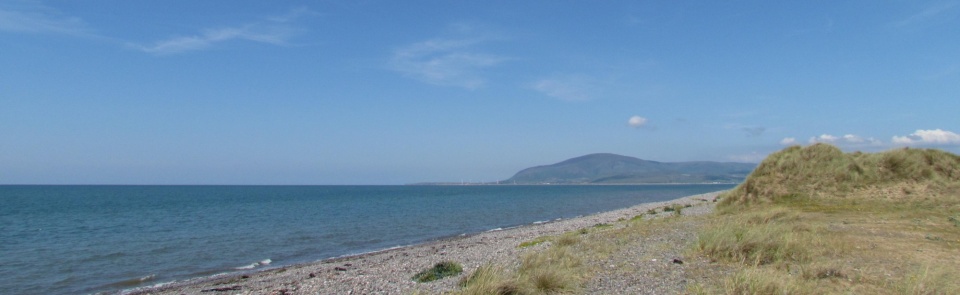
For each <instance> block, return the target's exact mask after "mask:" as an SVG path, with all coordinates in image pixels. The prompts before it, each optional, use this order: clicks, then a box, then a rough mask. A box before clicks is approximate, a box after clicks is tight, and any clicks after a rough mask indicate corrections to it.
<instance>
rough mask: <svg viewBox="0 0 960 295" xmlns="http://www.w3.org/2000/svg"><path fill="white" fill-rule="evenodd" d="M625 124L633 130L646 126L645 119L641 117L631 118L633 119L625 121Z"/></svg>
mask: <svg viewBox="0 0 960 295" xmlns="http://www.w3.org/2000/svg"><path fill="white" fill-rule="evenodd" d="M627 124H629V125H630V127H633V128H640V127H643V126H644V125H647V118H644V117H641V116H633V117H630V119H629V120H627Z"/></svg>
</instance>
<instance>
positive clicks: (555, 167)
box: [503, 154, 757, 184]
mask: <svg viewBox="0 0 960 295" xmlns="http://www.w3.org/2000/svg"><path fill="white" fill-rule="evenodd" d="M756 166H757V165H756V164H748V163H722V162H678V163H667V162H657V161H648V160H641V159H637V158H633V157H627V156H621V155H615V154H590V155H586V156H581V157H576V158H572V159H569V160H566V161H563V162H560V163H556V164H552V165H546V166H537V167H532V168H527V169H523V170H521V171H520V172H517V174H515V175H514V176H513V177H511V178H510V179H507V180H505V181H503V182H505V183H517V184H547V183H550V184H626V183H713V182H721V183H735V182H741V181H743V179H744V178H746V176H747V174H750V172H751V171H753V168H756Z"/></svg>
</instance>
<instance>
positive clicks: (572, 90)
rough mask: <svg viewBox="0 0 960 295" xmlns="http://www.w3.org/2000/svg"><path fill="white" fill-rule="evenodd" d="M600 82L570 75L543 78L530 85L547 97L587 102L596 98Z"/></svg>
mask: <svg viewBox="0 0 960 295" xmlns="http://www.w3.org/2000/svg"><path fill="white" fill-rule="evenodd" d="M597 84H598V82H597V81H596V80H595V79H592V78H590V77H586V76H581V75H570V76H561V77H551V78H543V79H540V80H537V81H535V82H533V83H531V84H530V88H531V89H533V90H536V91H539V92H540V93H543V94H545V95H547V96H550V97H554V98H559V99H561V100H566V101H585V100H591V99H593V98H594V97H595V95H596V92H597V89H598V86H597Z"/></svg>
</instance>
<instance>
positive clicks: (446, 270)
mask: <svg viewBox="0 0 960 295" xmlns="http://www.w3.org/2000/svg"><path fill="white" fill-rule="evenodd" d="M462 272H463V267H462V266H460V264H459V263H456V262H453V261H443V262H440V263H437V264H435V265H434V266H433V267H431V268H429V269H427V270H424V271H421V272H419V273H417V274H416V275H414V276H413V278H412V279H413V280H414V281H417V282H419V283H426V282H432V281H436V280H439V279H442V278H445V277H450V276H456V275H459V274H460V273H462Z"/></svg>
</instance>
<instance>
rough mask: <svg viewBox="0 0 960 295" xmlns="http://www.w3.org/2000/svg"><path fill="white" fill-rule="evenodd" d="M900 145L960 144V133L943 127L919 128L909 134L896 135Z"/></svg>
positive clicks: (897, 142)
mask: <svg viewBox="0 0 960 295" xmlns="http://www.w3.org/2000/svg"><path fill="white" fill-rule="evenodd" d="M892 141H893V143H894V144H898V145H960V134H956V133H953V132H951V131H947V130H942V129H933V130H917V131H916V132H914V133H913V134H910V135H907V136H894V137H893V139H892Z"/></svg>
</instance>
